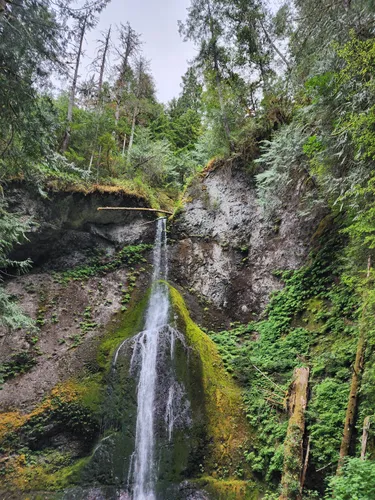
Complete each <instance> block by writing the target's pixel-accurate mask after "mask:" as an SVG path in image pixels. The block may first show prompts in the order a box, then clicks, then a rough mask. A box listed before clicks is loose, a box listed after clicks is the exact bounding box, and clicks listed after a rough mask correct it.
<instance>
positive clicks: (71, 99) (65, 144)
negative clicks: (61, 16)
mask: <svg viewBox="0 0 375 500" xmlns="http://www.w3.org/2000/svg"><path fill="white" fill-rule="evenodd" d="M86 23H87V16H86V17H85V18H84V19H83V24H82V27H81V33H80V38H79V47H78V53H77V59H76V66H75V69H74V76H73V82H72V87H71V89H70V96H69V104H68V115H67V118H66V121H67V126H66V130H65V135H64V139H63V143H62V146H61V152H62V153H65V151H66V150H67V149H68V145H69V141H70V132H71V124H72V118H73V108H74V101H75V96H76V90H77V81H78V70H79V63H80V59H81V55H82V47H83V40H84V37H85V31H86Z"/></svg>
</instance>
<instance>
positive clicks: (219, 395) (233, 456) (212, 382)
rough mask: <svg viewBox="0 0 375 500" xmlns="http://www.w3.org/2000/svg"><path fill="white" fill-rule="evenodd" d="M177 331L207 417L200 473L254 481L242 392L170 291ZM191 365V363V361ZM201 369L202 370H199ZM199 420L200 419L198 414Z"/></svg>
mask: <svg viewBox="0 0 375 500" xmlns="http://www.w3.org/2000/svg"><path fill="white" fill-rule="evenodd" d="M170 294H171V301H172V305H173V311H174V314H175V321H176V327H177V328H178V329H179V330H180V331H182V332H184V334H185V338H186V341H187V343H188V345H189V346H190V348H191V351H192V354H191V355H190V359H195V367H194V366H190V367H189V376H190V377H192V378H194V377H196V378H197V380H195V381H194V382H193V383H194V384H197V383H198V382H199V385H198V384H197V385H196V387H197V386H199V387H201V391H202V393H201V396H200V397H198V399H197V391H196V390H194V392H193V394H192V398H193V401H195V402H196V403H197V404H199V405H201V406H200V409H199V411H200V413H201V414H204V422H205V431H204V435H205V442H204V443H202V444H203V446H204V453H203V455H204V456H203V462H202V468H201V469H202V470H201V472H202V473H204V475H212V476H213V477H216V478H218V479H219V478H221V479H223V478H228V477H236V476H237V477H239V476H241V478H243V479H246V478H249V477H251V474H250V470H249V468H248V466H247V464H246V463H245V461H244V458H243V450H245V449H246V446H247V444H248V441H249V437H250V436H249V429H248V426H247V423H246V419H245V414H244V411H243V403H242V396H241V390H240V389H239V387H237V385H236V384H235V382H234V380H233V379H232V378H231V376H230V375H229V374H228V373H227V372H226V371H225V368H224V365H223V362H222V359H221V357H220V354H219V352H218V350H217V347H216V345H215V344H214V342H213V341H212V340H211V339H210V338H209V337H208V335H206V334H205V333H204V332H202V330H200V328H199V327H198V326H197V325H196V324H195V323H194V322H193V321H192V319H191V318H190V315H189V313H188V311H187V309H186V306H185V304H184V301H183V298H182V297H181V295H180V294H179V293H178V291H177V290H175V289H174V288H172V287H171V288H170ZM189 362H190V363H191V361H189ZM198 367H199V368H198ZM197 418H200V416H199V413H198V414H197Z"/></svg>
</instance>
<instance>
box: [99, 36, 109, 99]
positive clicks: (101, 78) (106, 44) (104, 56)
mask: <svg viewBox="0 0 375 500" xmlns="http://www.w3.org/2000/svg"><path fill="white" fill-rule="evenodd" d="M110 38H111V26H110V27H109V29H108V32H107V35H106V37H105V44H104V49H103V56H102V62H101V64H100V73H99V83H98V103H99V102H100V100H101V94H102V90H103V79H104V70H105V63H106V59H107V52H108V47H109V40H110Z"/></svg>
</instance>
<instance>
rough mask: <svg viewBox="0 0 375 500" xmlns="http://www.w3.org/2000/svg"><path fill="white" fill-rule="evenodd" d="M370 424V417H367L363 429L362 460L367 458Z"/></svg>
mask: <svg viewBox="0 0 375 500" xmlns="http://www.w3.org/2000/svg"><path fill="white" fill-rule="evenodd" d="M370 425H371V420H370V417H365V419H364V421H363V431H362V442H361V460H365V458H366V446H367V439H368V433H369V430H370Z"/></svg>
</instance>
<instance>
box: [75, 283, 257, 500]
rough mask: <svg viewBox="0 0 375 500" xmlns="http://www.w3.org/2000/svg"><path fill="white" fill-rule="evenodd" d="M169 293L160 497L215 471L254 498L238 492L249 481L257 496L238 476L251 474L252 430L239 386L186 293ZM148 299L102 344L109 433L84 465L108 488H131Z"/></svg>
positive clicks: (159, 402) (162, 342)
mask: <svg viewBox="0 0 375 500" xmlns="http://www.w3.org/2000/svg"><path fill="white" fill-rule="evenodd" d="M169 293H170V298H171V310H170V325H171V326H168V327H166V329H165V331H163V332H160V333H159V348H158V378H157V384H156V396H155V417H154V418H155V421H154V425H155V432H156V444H155V462H156V464H157V477H158V481H157V485H156V490H157V496H158V498H160V499H164V498H167V497H168V498H171V499H172V498H176V499H177V498H184V495H185V493H186V491H187V490H186V488H185V487H184V486H181V485H184V484H185V483H186V484H194V483H191V480H194V479H195V478H199V477H201V476H202V475H205V476H206V475H209V476H211V477H212V478H214V479H212V480H213V481H219V480H222V479H230V481H229V482H228V481H224V482H225V483H226V488H225V491H226V492H228V491H232V490H233V495H234V496H233V498H253V497H252V496H248V495H247V493H246V495H245V496H238V495H237V493H236V491H237V490H239V485H241V488H240V489H241V492H242V493H243V492H244V491H245V490H246V491H247V489H248V488H249V484H252V486H251V488H250V490H251V492H252V494H253V493H254V491H255V489H254V485H253V483H248V482H246V481H238V478H239V477H241V479H244V480H246V479H249V478H250V477H251V475H250V471H249V470H248V467H247V465H246V463H244V458H243V451H242V450H244V449H245V447H246V445H247V441H248V429H247V425H246V421H245V417H244V415H243V412H242V411H241V410H242V398H241V392H240V389H239V388H238V387H237V386H236V385H235V383H234V381H233V380H232V379H231V377H230V375H228V374H227V373H226V371H225V369H224V366H223V363H222V360H221V358H220V355H219V353H218V351H217V349H216V346H215V344H214V343H213V342H212V340H211V339H210V338H209V337H208V336H207V335H206V334H204V333H203V332H202V331H201V330H200V329H199V328H198V326H197V325H196V324H194V322H193V321H192V320H191V318H190V316H189V313H188V311H187V309H186V306H185V304H184V301H183V299H182V297H181V295H180V294H179V293H178V292H177V290H175V289H174V288H172V287H169ZM147 302H148V295H147V296H146V297H145V298H144V299H143V300H142V301H141V302H139V304H138V305H137V306H136V307H135V308H133V311H132V312H129V313H128V314H127V315H126V318H125V322H124V327H123V328H122V329H121V328H120V330H119V331H118V332H116V333H115V334H114V335H112V336H111V337H110V338H108V339H107V340H105V341H104V342H103V344H102V345H101V348H100V350H99V363H100V364H101V365H102V366H104V365H105V366H106V367H107V369H108V370H109V373H108V377H107V382H108V392H107V396H106V398H105V403H104V406H103V435H102V439H101V440H100V442H99V443H98V445H97V446H96V448H95V449H94V452H93V454H92V457H91V460H90V462H89V464H88V465H87V467H85V469H84V471H83V474H82V482H83V483H84V484H85V483H86V484H100V485H102V487H103V488H104V490H107V491H108V488H111V487H113V488H117V489H118V490H120V489H127V487H128V488H129V489H131V483H132V469H131V457H132V454H133V452H134V446H135V427H136V416H137V400H136V384H137V369H136V368H134V367H132V366H131V358H132V355H133V348H134V341H135V336H134V335H136V334H137V333H138V332H139V331H141V330H142V328H143V325H144V316H145V311H146V307H147ZM132 334H134V335H132ZM119 348H120V349H119ZM118 349H119V350H118ZM116 350H118V355H117V361H116V366H115V367H113V366H110V365H109V364H108V361H106V362H105V363H104V360H108V357H109V356H112V359H113V356H114V355H115V353H116ZM171 391H173V394H174V400H173V401H174V403H173V404H174V405H175V407H174V409H173V414H174V417H173V429H172V430H171V428H170V427H169V423H170V422H168V419H167V418H166V415H167V410H168V409H167V405H168V403H167V401H168V399H169V395H170V393H171ZM219 482H220V484H221V486H222V484H224V483H223V481H219ZM195 488H196V486H195ZM210 489H211V490H212V491H211V494H210V497H212V498H224V496H221V497H219V496H217V495H218V494H219V493H217V492H216V493H214V490H215V491H216V490H217V488H216V489H215V487H213V486H212V485H211V486H210ZM217 491H219V490H217ZM242 493H241V495H242ZM220 495H221V493H220ZM236 495H237V496H236ZM197 498H198V497H197ZM228 498H230V497H228Z"/></svg>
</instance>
